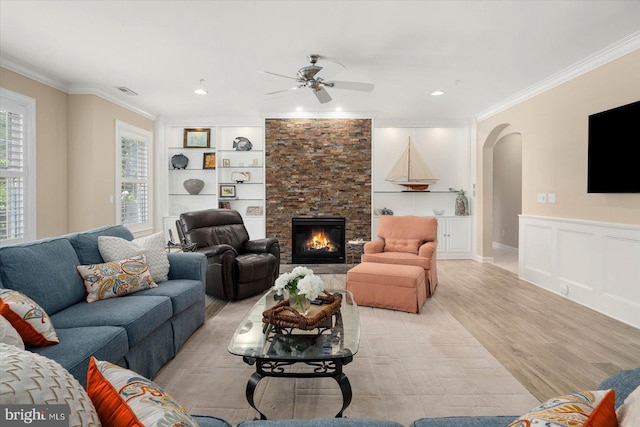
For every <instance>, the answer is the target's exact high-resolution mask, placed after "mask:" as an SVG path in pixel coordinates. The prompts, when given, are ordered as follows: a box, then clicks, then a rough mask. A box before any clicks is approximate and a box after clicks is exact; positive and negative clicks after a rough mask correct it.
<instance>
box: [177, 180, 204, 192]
mask: <svg viewBox="0 0 640 427" xmlns="http://www.w3.org/2000/svg"><path fill="white" fill-rule="evenodd" d="M182 185H183V186H184V188H185V190H187V192H188V193H189V194H193V195H195V194H199V193H200V192H201V191H202V189H203V188H204V181H203V180H201V179H187V180H186V181H185V182H183V183H182Z"/></svg>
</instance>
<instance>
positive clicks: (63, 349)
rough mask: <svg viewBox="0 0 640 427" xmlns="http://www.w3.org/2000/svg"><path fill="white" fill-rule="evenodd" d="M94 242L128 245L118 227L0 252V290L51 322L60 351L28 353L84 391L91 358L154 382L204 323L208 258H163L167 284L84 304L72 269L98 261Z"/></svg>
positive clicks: (50, 348)
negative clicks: (55, 366)
mask: <svg viewBox="0 0 640 427" xmlns="http://www.w3.org/2000/svg"><path fill="white" fill-rule="evenodd" d="M99 236H115V237H121V238H124V239H127V240H133V235H132V234H131V232H130V231H129V230H128V229H127V228H125V227H123V226H107V227H101V228H97V229H93V230H89V231H85V232H80V233H73V234H68V235H64V236H60V237H56V238H49V239H41V240H36V241H32V242H28V243H23V244H16V245H9V246H4V247H0V287H4V288H8V289H13V290H16V291H19V292H21V293H23V294H25V295H27V296H28V297H30V298H31V299H33V300H34V301H35V302H36V303H38V304H39V305H40V306H41V307H42V308H43V309H44V311H45V312H46V313H47V314H48V315H49V317H50V318H51V322H52V323H53V325H54V327H55V330H56V333H57V335H58V339H59V340H60V343H59V344H55V345H50V346H46V347H31V346H29V347H27V349H28V350H30V351H32V352H35V353H38V354H41V355H43V356H46V357H48V358H50V359H53V360H55V361H57V362H58V363H60V364H61V365H62V366H63V367H65V368H66V369H67V370H68V371H69V372H71V374H72V375H73V376H74V377H75V378H77V379H78V381H79V382H80V383H81V384H82V385H83V386H86V377H87V367H88V365H89V358H90V356H92V355H93V356H95V357H96V358H97V359H99V360H106V361H109V362H112V363H115V364H118V365H120V366H123V367H126V368H128V369H131V370H133V371H136V372H138V373H140V374H142V375H144V376H145V377H147V378H153V376H154V375H155V374H156V373H157V372H158V370H159V369H160V368H161V367H162V366H163V365H164V364H165V363H166V362H167V361H169V360H170V359H172V358H173V357H174V356H175V354H176V353H177V352H178V350H179V349H180V347H182V345H183V344H184V342H185V341H186V340H187V338H189V336H190V335H191V334H192V333H193V332H194V331H195V330H196V329H197V328H198V327H199V326H200V325H202V324H203V323H204V313H205V294H204V281H205V276H206V269H207V260H206V257H205V256H204V255H202V254H198V253H170V254H168V257H169V263H170V270H169V280H167V281H165V282H160V283H158V287H157V288H153V289H147V290H144V291H141V292H137V293H134V294H130V295H127V296H124V297H118V298H111V299H105V300H100V301H96V302H92V303H87V302H86V300H85V298H86V290H85V287H84V282H83V280H82V278H81V277H80V275H79V274H78V272H77V270H76V266H78V265H88V264H98V263H102V262H104V261H103V259H102V256H101V255H100V252H99V250H98V237H99Z"/></svg>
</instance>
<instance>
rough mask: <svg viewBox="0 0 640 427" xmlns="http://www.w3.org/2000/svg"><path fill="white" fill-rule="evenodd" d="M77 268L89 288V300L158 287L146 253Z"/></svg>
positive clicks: (85, 285) (119, 295)
mask: <svg viewBox="0 0 640 427" xmlns="http://www.w3.org/2000/svg"><path fill="white" fill-rule="evenodd" d="M76 268H77V269H78V273H80V276H82V280H84V287H85V288H86V289H87V302H94V301H99V300H103V299H107V298H115V297H121V296H123V295H128V294H132V293H134V292H139V291H143V290H145V289H151V288H157V287H158V285H157V284H156V282H154V281H153V279H152V278H151V274H150V273H149V267H148V266H147V260H146V257H145V256H144V255H139V256H135V257H131V258H129V259H125V260H122V261H111V262H105V263H103V264H91V265H79V266H77V267H76Z"/></svg>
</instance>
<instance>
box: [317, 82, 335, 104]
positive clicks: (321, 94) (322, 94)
mask: <svg viewBox="0 0 640 427" xmlns="http://www.w3.org/2000/svg"><path fill="white" fill-rule="evenodd" d="M313 94H314V95H315V96H316V98H318V101H320V103H321V104H326V103H327V102H329V101H331V95H329V92H327V91H326V89H325V88H324V87H322V86H320V88H319V89H317V90H314V91H313Z"/></svg>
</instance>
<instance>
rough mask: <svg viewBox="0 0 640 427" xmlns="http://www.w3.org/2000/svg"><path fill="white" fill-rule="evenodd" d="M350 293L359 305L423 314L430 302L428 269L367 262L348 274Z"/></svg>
mask: <svg viewBox="0 0 640 427" xmlns="http://www.w3.org/2000/svg"><path fill="white" fill-rule="evenodd" d="M347 290H349V291H351V292H352V293H353V296H354V298H355V300H356V303H357V304H358V305H365V306H369V307H379V308H390V309H392V310H401V311H408V312H410V313H420V310H421V309H422V305H423V304H424V302H425V301H426V300H427V285H426V282H425V274H424V269H423V268H422V267H417V266H413V265H399V264H383V263H378V262H363V263H362V264H358V265H356V266H355V267H354V268H352V269H351V270H349V271H348V272H347Z"/></svg>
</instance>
